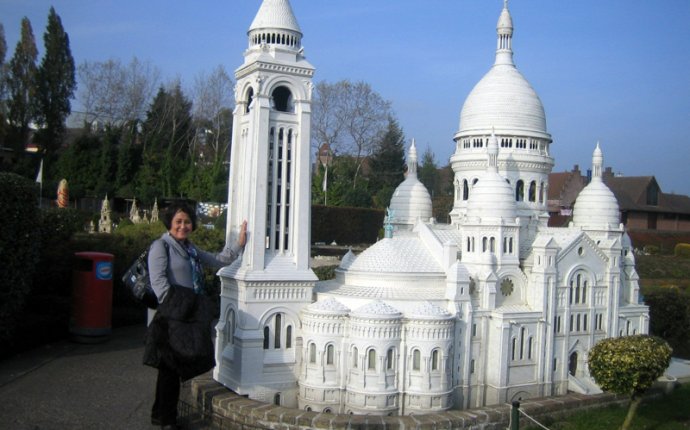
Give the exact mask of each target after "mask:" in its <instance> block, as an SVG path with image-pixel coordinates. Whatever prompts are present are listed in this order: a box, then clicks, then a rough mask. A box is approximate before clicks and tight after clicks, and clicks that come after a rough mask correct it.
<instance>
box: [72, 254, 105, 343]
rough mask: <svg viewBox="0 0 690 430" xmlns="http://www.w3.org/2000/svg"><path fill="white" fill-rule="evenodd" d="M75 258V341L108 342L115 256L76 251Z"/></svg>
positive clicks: (73, 272) (73, 277)
mask: <svg viewBox="0 0 690 430" xmlns="http://www.w3.org/2000/svg"><path fill="white" fill-rule="evenodd" d="M74 257H75V261H74V268H73V271H72V314H71V316H70V325H69V331H70V333H71V334H72V339H73V340H75V341H78V342H99V341H103V340H106V339H107V337H108V336H109V335H110V333H111V331H112V327H111V320H112V314H113V258H114V256H113V255H112V254H106V253H104V252H77V253H75V254H74Z"/></svg>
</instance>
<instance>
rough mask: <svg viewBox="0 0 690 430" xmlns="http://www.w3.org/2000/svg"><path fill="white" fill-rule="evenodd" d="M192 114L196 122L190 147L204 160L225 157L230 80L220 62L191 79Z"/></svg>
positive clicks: (227, 136)
mask: <svg viewBox="0 0 690 430" xmlns="http://www.w3.org/2000/svg"><path fill="white" fill-rule="evenodd" d="M193 100H194V105H193V106H194V108H193V112H192V114H193V116H194V121H195V123H196V125H197V130H196V134H195V137H194V142H193V149H192V150H193V151H194V152H195V153H198V154H200V155H201V156H202V157H204V159H205V161H207V162H214V163H215V162H218V161H221V160H225V158H226V155H227V153H228V150H229V149H230V139H231V137H230V134H231V133H230V131H231V130H230V129H231V128H232V108H233V104H234V103H233V83H232V79H230V76H229V75H228V73H227V72H226V70H225V68H224V67H223V66H220V65H219V66H217V67H216V68H215V69H214V70H213V72H211V74H210V75H207V74H206V73H203V72H202V73H200V74H199V75H198V76H197V77H196V79H195V81H194V89H193Z"/></svg>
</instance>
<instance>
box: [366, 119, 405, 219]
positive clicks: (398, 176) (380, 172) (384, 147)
mask: <svg viewBox="0 0 690 430" xmlns="http://www.w3.org/2000/svg"><path fill="white" fill-rule="evenodd" d="M404 142H405V136H404V134H403V131H402V129H401V128H400V125H399V124H398V122H397V121H396V120H395V119H394V118H392V117H389V118H388V129H387V130H386V134H385V135H384V136H383V137H382V138H381V140H380V141H379V142H378V144H377V145H376V148H375V149H374V153H373V154H372V157H371V177H370V178H369V190H370V191H371V192H372V194H373V196H372V199H373V202H374V206H376V207H378V208H385V207H388V205H389V204H390V200H391V197H392V196H393V192H394V191H395V188H396V187H397V186H398V185H400V183H401V182H402V181H403V180H404V179H405V177H404V175H403V171H404V167H405V146H404Z"/></svg>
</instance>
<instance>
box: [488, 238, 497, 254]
mask: <svg viewBox="0 0 690 430" xmlns="http://www.w3.org/2000/svg"><path fill="white" fill-rule="evenodd" d="M489 251H491V252H492V253H494V252H496V238H495V237H492V238H491V240H489Z"/></svg>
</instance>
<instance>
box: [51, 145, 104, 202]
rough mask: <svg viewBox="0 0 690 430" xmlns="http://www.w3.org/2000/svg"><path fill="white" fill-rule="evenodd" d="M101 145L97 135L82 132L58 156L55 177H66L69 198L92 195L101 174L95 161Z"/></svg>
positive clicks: (98, 157)
mask: <svg viewBox="0 0 690 430" xmlns="http://www.w3.org/2000/svg"><path fill="white" fill-rule="evenodd" d="M101 146H102V145H101V139H100V138H99V137H98V136H96V135H91V134H84V135H82V136H80V137H79V138H77V139H76V140H75V141H74V143H72V144H71V145H70V146H69V147H68V148H67V149H66V150H65V151H63V152H62V153H61V155H60V158H58V160H57V162H56V173H57V177H58V178H65V179H67V181H68V183H69V192H70V198H79V197H84V196H87V195H91V196H93V194H94V190H96V187H97V186H98V183H99V179H100V175H101V169H100V166H99V163H98V162H97V160H99V159H100V156H101Z"/></svg>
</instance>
